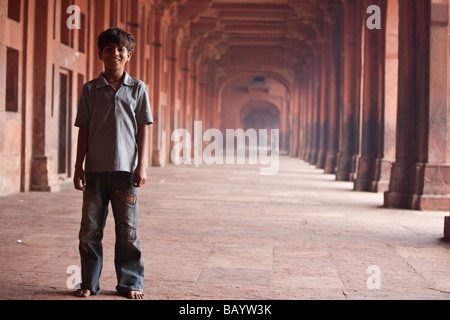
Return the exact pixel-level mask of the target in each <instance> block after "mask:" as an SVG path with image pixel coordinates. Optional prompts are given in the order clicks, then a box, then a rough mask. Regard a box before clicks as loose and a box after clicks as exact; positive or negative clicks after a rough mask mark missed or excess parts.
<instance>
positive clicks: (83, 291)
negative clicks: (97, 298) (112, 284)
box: [73, 289, 91, 298]
mask: <svg viewBox="0 0 450 320" xmlns="http://www.w3.org/2000/svg"><path fill="white" fill-rule="evenodd" d="M73 295H74V296H76V297H80V298H87V297H89V296H90V295H91V291H90V290H88V289H78V290H77V291H75V292H74V293H73Z"/></svg>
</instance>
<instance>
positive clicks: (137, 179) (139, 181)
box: [133, 165, 147, 188]
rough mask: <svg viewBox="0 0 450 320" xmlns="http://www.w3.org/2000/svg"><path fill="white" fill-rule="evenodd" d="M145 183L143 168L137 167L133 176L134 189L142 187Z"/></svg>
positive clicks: (145, 174)
mask: <svg viewBox="0 0 450 320" xmlns="http://www.w3.org/2000/svg"><path fill="white" fill-rule="evenodd" d="M146 182H147V172H146V171H145V167H144V166H139V165H138V166H137V168H136V170H134V174H133V186H135V187H136V188H140V187H142V186H143V185H144V184H145V183H146Z"/></svg>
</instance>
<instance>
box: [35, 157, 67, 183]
mask: <svg viewBox="0 0 450 320" xmlns="http://www.w3.org/2000/svg"><path fill="white" fill-rule="evenodd" d="M55 168H56V160H55V158H54V157H52V156H38V157H33V159H32V161H31V183H30V191H38V192H58V191H60V190H61V186H60V184H59V183H58V175H57V174H56V169H55Z"/></svg>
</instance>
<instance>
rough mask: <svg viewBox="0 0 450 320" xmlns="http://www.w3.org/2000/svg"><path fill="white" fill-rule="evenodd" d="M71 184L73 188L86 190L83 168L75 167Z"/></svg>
mask: <svg viewBox="0 0 450 320" xmlns="http://www.w3.org/2000/svg"><path fill="white" fill-rule="evenodd" d="M73 184H74V186H75V189H77V190H80V191H85V190H86V173H85V172H84V170H83V169H80V168H75V173H74V175H73Z"/></svg>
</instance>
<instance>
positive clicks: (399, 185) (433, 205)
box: [384, 163, 450, 211]
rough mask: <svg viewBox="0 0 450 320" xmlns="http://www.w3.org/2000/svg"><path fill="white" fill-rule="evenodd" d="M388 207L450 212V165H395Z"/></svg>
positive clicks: (385, 198)
mask: <svg viewBox="0 0 450 320" xmlns="http://www.w3.org/2000/svg"><path fill="white" fill-rule="evenodd" d="M384 206H385V207H387V208H404V209H412V210H444V211H448V210H449V209H450V165H448V164H424V163H416V164H410V165H407V164H402V163H400V164H399V163H395V164H393V166H392V175H391V182H390V187H389V191H387V192H385V194H384Z"/></svg>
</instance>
